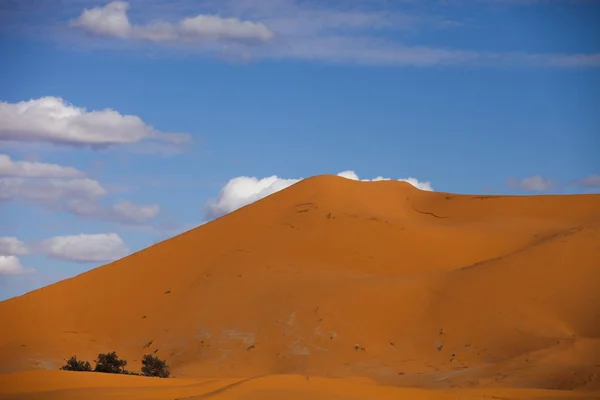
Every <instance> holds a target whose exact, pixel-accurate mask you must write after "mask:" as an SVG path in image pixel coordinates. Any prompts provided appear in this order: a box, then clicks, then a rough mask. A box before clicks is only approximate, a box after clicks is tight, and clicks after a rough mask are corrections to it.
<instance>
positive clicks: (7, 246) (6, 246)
mask: <svg viewBox="0 0 600 400" xmlns="http://www.w3.org/2000/svg"><path fill="white" fill-rule="evenodd" d="M26 254H29V249H28V248H27V246H25V243H23V242H22V241H20V240H19V239H17V238H16V237H12V236H5V237H0V255H4V256H23V255H26Z"/></svg>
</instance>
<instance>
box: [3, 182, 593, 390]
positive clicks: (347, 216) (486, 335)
mask: <svg viewBox="0 0 600 400" xmlns="http://www.w3.org/2000/svg"><path fill="white" fill-rule="evenodd" d="M0 321H2V328H1V329H0V359H1V365H0V399H90V400H92V399H208V398H210V399H213V398H214V399H374V398H377V399H379V398H381V399H400V398H406V399H416V400H419V399H440V400H442V399H486V398H487V399H489V398H496V399H524V398H531V399H555V398H569V399H592V398H600V195H560V196H559V195H551V196H550V195H548V196H480V195H456V194H449V193H439V192H427V191H421V190H418V189H416V188H415V187H413V186H411V185H410V184H408V183H404V182H395V181H379V182H358V181H352V180H348V179H345V178H341V177H335V176H329V175H323V176H317V177H313V178H309V179H305V180H303V181H300V182H299V183H297V184H295V185H293V186H291V187H289V188H287V189H285V190H283V191H280V192H278V193H275V194H273V195H271V196H269V197H267V198H265V199H262V200H260V201H258V202H256V203H253V204H251V205H248V206H246V207H243V208H241V209H239V210H237V211H235V212H233V213H231V214H228V215H226V216H224V217H221V218H219V219H217V220H214V221H212V222H209V223H207V224H205V225H202V226H200V227H198V228H196V229H193V230H191V231H189V232H186V233H184V234H182V235H179V236H176V237H174V238H171V239H169V240H166V241H164V242H161V243H159V244H157V245H155V246H152V247H150V248H147V249H145V250H143V251H140V252H138V253H135V254H132V255H130V256H128V257H126V258H123V259H121V260H118V261H116V262H114V263H111V264H108V265H105V266H102V267H99V268H96V269H94V270H92V271H89V272H86V273H84V274H81V275H79V276H76V277H74V278H71V279H67V280H64V281H61V282H58V283H56V284H53V285H50V286H47V287H44V288H42V289H39V290H36V291H33V292H30V293H28V294H26V295H23V296H20V297H16V298H12V299H9V300H6V301H3V302H1V303H0ZM113 350H114V351H116V352H117V353H118V354H119V356H120V358H122V359H126V360H128V362H129V364H128V366H127V368H128V369H129V370H133V371H136V368H138V364H139V361H140V359H141V357H142V356H143V355H144V354H147V353H154V354H156V355H157V356H159V357H160V358H162V359H165V360H166V361H167V363H168V364H169V366H170V368H171V371H172V375H171V377H170V378H167V379H159V378H147V377H139V376H125V375H109V374H100V373H90V372H69V371H59V370H58V369H59V368H60V366H61V365H63V364H64V363H65V359H67V358H69V357H70V356H72V355H77V357H78V358H79V359H84V360H89V361H92V360H94V358H95V357H96V356H97V355H98V353H101V352H109V351H113ZM137 370H139V368H138V369H137Z"/></svg>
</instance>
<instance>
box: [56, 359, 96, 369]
mask: <svg viewBox="0 0 600 400" xmlns="http://www.w3.org/2000/svg"><path fill="white" fill-rule="evenodd" d="M60 369H61V370H63V371H88V372H89V371H91V370H92V366H91V365H90V363H89V361H83V360H78V359H77V357H76V356H73V357H71V358H69V359H68V360H67V363H66V364H65V365H63V366H62V367H60Z"/></svg>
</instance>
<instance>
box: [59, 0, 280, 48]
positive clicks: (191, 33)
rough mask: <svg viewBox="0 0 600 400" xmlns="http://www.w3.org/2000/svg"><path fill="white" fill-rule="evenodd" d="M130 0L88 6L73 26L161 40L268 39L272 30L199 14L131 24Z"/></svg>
mask: <svg viewBox="0 0 600 400" xmlns="http://www.w3.org/2000/svg"><path fill="white" fill-rule="evenodd" d="M128 8H129V5H128V3H126V2H123V1H114V2H112V3H109V4H107V5H105V6H101V7H95V8H92V9H85V10H84V11H83V13H82V14H81V15H80V16H79V18H77V19H76V20H74V21H72V22H71V26H74V27H77V28H82V29H84V30H86V31H88V32H91V33H93V34H96V35H101V36H114V37H119V38H130V39H144V40H149V41H153V42H162V41H192V42H193V41H198V40H223V41H247V40H257V41H268V40H270V39H272V38H273V32H271V30H269V28H267V27H266V26H265V25H264V24H262V23H259V22H252V21H242V20H239V19H237V18H223V17H221V16H219V15H211V14H200V15H196V16H194V17H188V18H184V19H182V20H180V21H179V22H177V23H171V22H168V21H161V20H154V21H152V22H150V23H148V24H146V25H132V24H131V23H130V21H129V17H128V16H127V9H128Z"/></svg>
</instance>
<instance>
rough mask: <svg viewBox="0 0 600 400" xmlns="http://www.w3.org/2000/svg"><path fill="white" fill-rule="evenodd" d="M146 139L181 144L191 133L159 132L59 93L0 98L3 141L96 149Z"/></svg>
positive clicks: (134, 119) (137, 120)
mask: <svg viewBox="0 0 600 400" xmlns="http://www.w3.org/2000/svg"><path fill="white" fill-rule="evenodd" d="M145 140H151V141H158V142H161V143H164V144H168V145H171V146H184V145H186V144H188V143H189V142H190V140H191V137H190V135H189V134H185V133H163V132H160V131H158V130H156V129H154V128H153V127H151V126H150V125H148V124H146V123H145V122H144V121H142V119H141V118H140V117H138V116H135V115H122V114H120V113H119V112H117V111H115V110H111V109H104V110H96V111H88V110H86V109H85V108H82V107H76V106H74V105H71V104H69V103H67V102H66V101H65V100H63V99H62V98H60V97H52V96H49V97H41V98H39V99H33V100H29V101H21V102H18V103H8V102H0V141H2V142H27V143H32V142H43V143H52V144H54V145H62V146H73V147H90V148H93V149H97V150H99V149H105V148H107V147H110V146H115V145H125V144H133V143H138V142H142V141H145ZM46 168H47V167H46Z"/></svg>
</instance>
